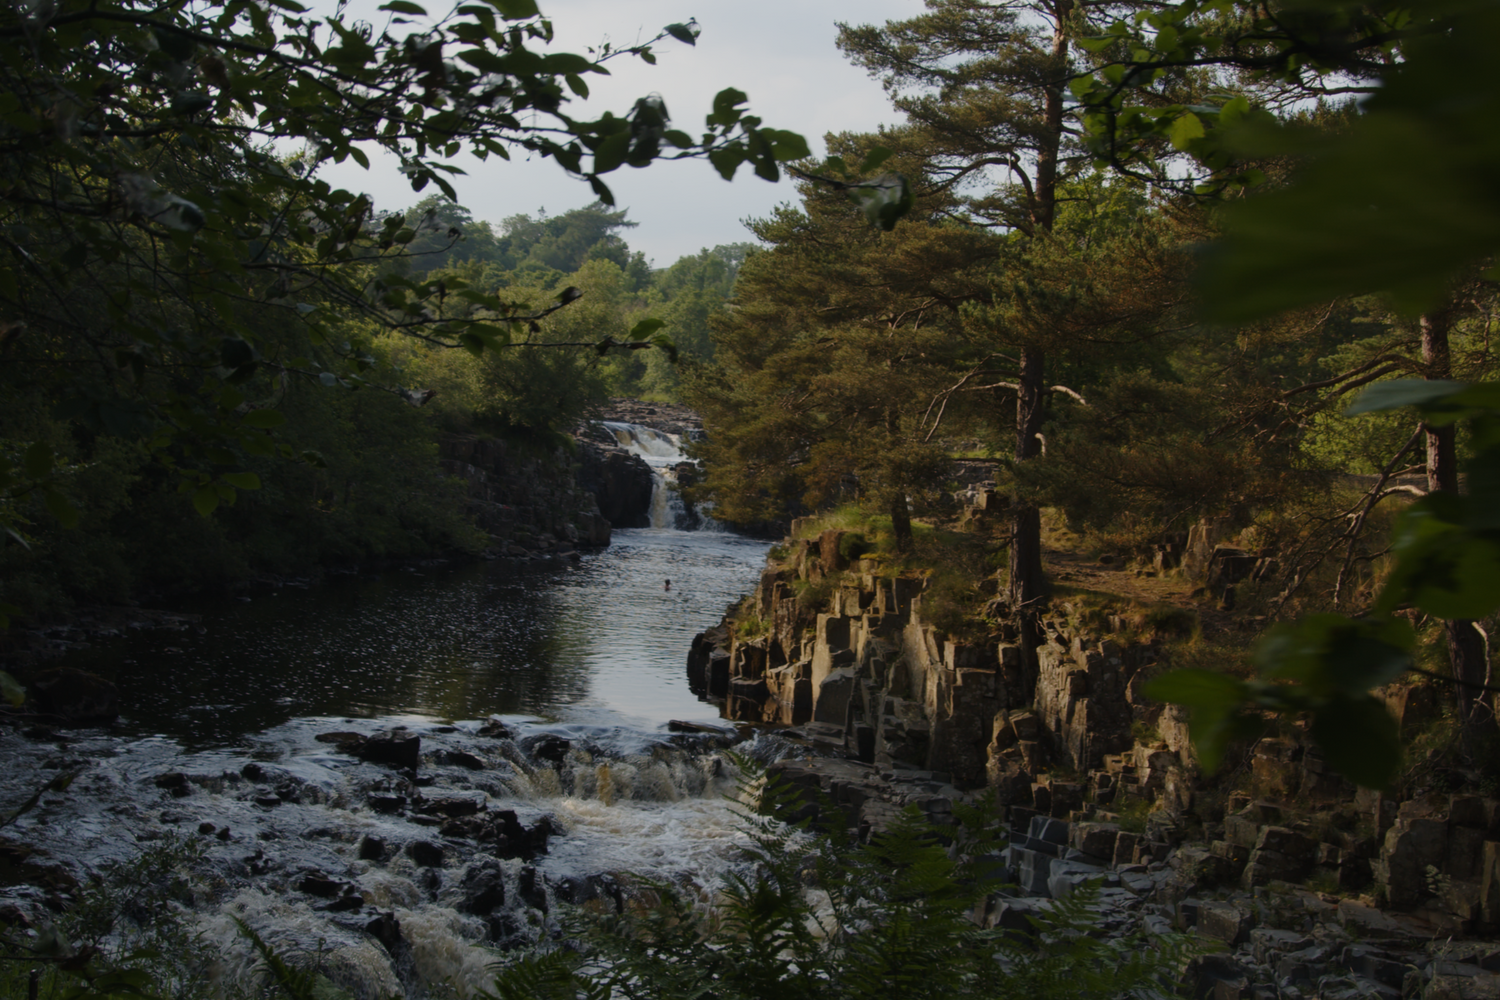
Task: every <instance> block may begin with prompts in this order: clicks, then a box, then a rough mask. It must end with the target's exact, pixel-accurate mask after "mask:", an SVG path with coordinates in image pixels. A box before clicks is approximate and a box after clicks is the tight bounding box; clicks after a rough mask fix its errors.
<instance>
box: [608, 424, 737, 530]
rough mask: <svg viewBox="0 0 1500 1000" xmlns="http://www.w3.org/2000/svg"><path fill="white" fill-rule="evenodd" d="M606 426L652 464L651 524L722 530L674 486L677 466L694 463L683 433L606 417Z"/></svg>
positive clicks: (656, 526) (686, 528)
mask: <svg viewBox="0 0 1500 1000" xmlns="http://www.w3.org/2000/svg"><path fill="white" fill-rule="evenodd" d="M603 426H604V429H605V430H607V431H609V432H610V433H611V434H613V435H614V438H615V440H616V441H617V442H618V443H619V444H620V447H622V448H624V449H625V450H626V451H628V452H630V453H631V454H632V455H638V456H640V458H641V459H642V460H644V461H645V463H646V464H647V465H649V466H650V467H651V527H653V528H675V529H676V530H678V531H699V530H711V531H718V530H722V529H721V528H720V526H719V524H718V522H717V521H714V520H713V518H710V517H704V516H702V515H701V514H700V513H699V512H697V511H694V510H693V509H692V508H691V507H689V506H688V505H687V504H685V503H683V501H682V497H681V496H680V495H679V494H678V492H677V490H676V489H674V488H673V487H675V486H676V484H677V468H678V466H680V465H683V464H694V463H693V460H692V459H691V458H689V457H688V456H687V455H685V454H683V451H682V437H681V436H680V435H677V434H671V433H668V432H667V431H659V430H657V429H656V428H654V427H644V426H642V425H641V424H627V423H622V422H620V421H616V420H605V421H603Z"/></svg>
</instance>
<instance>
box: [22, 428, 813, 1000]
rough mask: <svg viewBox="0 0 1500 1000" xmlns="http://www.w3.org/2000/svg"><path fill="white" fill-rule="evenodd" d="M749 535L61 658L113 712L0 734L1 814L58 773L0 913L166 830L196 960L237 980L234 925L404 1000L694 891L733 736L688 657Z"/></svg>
mask: <svg viewBox="0 0 1500 1000" xmlns="http://www.w3.org/2000/svg"><path fill="white" fill-rule="evenodd" d="M663 437H665V436H663ZM647 441H648V445H647V446H648V447H658V448H660V449H661V450H663V451H665V450H666V447H665V446H666V445H667V444H670V443H673V442H669V441H665V440H662V439H656V440H655V442H654V444H653V443H651V442H652V439H650V438H649V437H648V438H647ZM673 450H674V451H676V449H675V447H674V448H673ZM677 454H679V455H680V451H678V452H677ZM659 457H661V458H670V456H669V455H662V456H659ZM765 550H766V545H765V544H764V543H761V542H756V541H752V540H749V539H744V538H740V537H738V536H735V535H731V534H727V533H725V534H720V533H712V534H710V533H703V532H686V531H678V530H673V529H672V528H670V527H667V528H666V529H665V530H661V529H636V530H630V529H624V530H619V531H616V532H615V536H614V542H613V544H612V545H611V546H610V548H609V549H607V550H605V551H604V552H601V553H599V554H597V555H587V556H585V557H584V559H583V561H582V562H581V563H580V564H579V565H577V566H576V567H573V568H563V569H557V570H551V571H539V572H534V573H531V574H525V575H516V573H515V571H514V570H513V569H510V568H508V567H506V566H502V565H500V564H498V563H496V564H471V565H468V566H462V567H458V568H454V569H446V570H445V569H431V568H426V569H416V568H413V569H411V570H408V571H405V572H399V573H389V574H384V575H381V576H374V577H363V578H359V577H356V578H350V579H343V580H336V581H332V582H329V583H327V584H324V585H321V586H318V587H313V588H310V589H308V588H297V589H294V588H291V587H288V588H285V589H282V590H275V591H260V592H257V593H254V594H251V595H247V597H245V598H243V599H241V600H227V601H226V600H217V601H207V600H205V601H204V602H202V603H201V604H200V605H198V606H197V607H196V608H193V607H189V608H183V609H180V610H181V611H182V612H183V614H182V615H181V616H180V617H178V618H176V619H170V618H169V619H166V620H167V621H169V622H172V624H171V625H170V627H169V628H165V629H163V628H151V627H146V625H147V622H146V621H145V620H143V621H141V622H139V623H128V622H127V623H126V624H125V626H124V627H123V629H122V631H123V632H124V633H125V634H124V635H123V636H122V637H120V638H118V639H113V640H109V641H98V640H96V641H94V642H93V644H92V646H91V647H89V648H84V647H83V646H82V644H80V646H79V648H77V649H75V650H74V651H73V652H72V653H71V654H70V656H69V658H68V659H67V660H66V661H65V662H66V663H67V665H70V666H75V667H79V668H82V669H86V670H90V671H95V672H98V673H102V674H105V675H106V676H108V677H110V678H112V679H113V680H115V681H116V683H118V684H119V685H120V687H121V689H122V703H123V704H122V719H121V722H120V723H119V724H118V725H117V726H116V727H115V728H114V729H113V730H73V731H49V730H46V729H45V728H32V729H29V730H27V731H26V732H25V733H24V734H23V733H21V732H19V731H17V730H15V729H11V728H5V727H0V755H3V758H0V759H4V760H5V761H6V762H7V766H6V767H5V768H3V769H0V813H5V814H9V812H11V811H13V810H14V809H15V808H16V807H18V806H19V805H20V804H21V803H23V802H24V801H26V800H27V799H28V798H30V796H31V795H32V794H33V793H35V792H36V791H37V789H38V788H39V787H41V785H42V784H43V783H45V782H47V781H48V780H49V779H50V778H52V777H55V776H58V775H62V774H73V773H75V772H76V774H77V777H76V778H75V780H74V781H73V782H72V784H71V785H69V786H68V787H67V788H66V790H64V791H53V792H47V793H46V794H44V795H42V796H41V799H40V802H39V804H38V805H37V807H36V808H35V809H33V810H32V811H30V812H27V813H25V814H24V815H22V816H21V817H20V818H19V819H18V820H17V821H16V822H14V823H12V824H11V825H10V826H8V827H7V828H6V830H5V831H4V834H5V837H7V838H10V839H9V843H10V844H11V845H22V846H23V848H36V850H35V851H34V853H32V855H31V856H30V857H29V858H28V859H27V861H26V865H27V866H28V868H27V870H28V871H31V872H32V873H33V875H35V877H34V878H23V879H22V880H21V883H22V884H12V885H9V886H5V887H0V909H5V908H6V907H8V906H10V905H14V906H15V907H16V908H17V910H18V911H19V912H21V913H24V914H30V915H34V917H35V919H36V920H38V921H45V920H47V919H49V911H50V907H52V906H55V905H56V902H57V899H56V893H57V892H58V891H63V892H64V893H66V892H67V891H69V890H55V889H43V888H32V886H44V885H49V884H51V885H55V884H57V879H50V880H49V877H47V876H46V875H45V874H44V873H41V872H42V869H46V868H48V867H49V866H50V867H52V868H56V869H58V870H62V871H66V872H68V873H71V877H73V878H77V879H79V880H82V881H87V880H88V878H89V877H90V874H91V873H99V872H100V871H101V865H104V864H106V863H109V862H112V861H120V860H123V859H126V858H128V857H130V856H131V855H133V854H135V853H136V852H138V851H139V850H140V849H141V848H142V846H143V845H157V844H163V843H174V842H180V843H183V844H190V845H193V847H194V849H193V851H192V852H190V853H192V854H194V855H196V856H197V857H198V860H196V861H192V862H191V863H190V864H189V865H188V867H189V868H190V869H191V871H192V872H193V873H194V888H193V889H192V890H191V893H190V895H191V898H190V899H189V900H187V901H186V902H183V903H181V904H174V906H177V905H181V906H182V907H184V909H183V910H182V911H181V912H182V913H183V914H184V917H183V919H184V921H186V922H187V923H188V924H189V928H188V929H189V931H190V932H192V933H195V934H199V935H201V937H200V940H201V941H202V942H203V945H204V948H203V952H204V954H205V955H207V956H209V957H210V958H211V961H210V962H209V967H208V968H206V969H205V970H204V973H203V974H205V975H211V976H215V977H218V978H219V979H220V980H221V981H223V982H226V983H230V982H233V983H235V984H237V985H238V984H240V983H243V982H250V981H252V980H250V979H246V978H245V977H247V976H248V970H250V969H251V968H252V967H253V965H254V953H253V949H252V948H251V947H250V944H249V942H248V941H247V940H246V939H245V938H244V937H243V936H242V935H241V933H240V932H239V930H238V927H237V925H236V924H235V923H234V920H233V919H232V918H236V917H237V918H239V919H240V920H242V921H244V922H245V923H246V924H248V925H249V926H250V927H251V928H253V929H254V930H255V932H256V933H257V934H259V935H260V936H261V937H262V938H263V939H264V940H266V941H267V942H269V943H270V944H271V945H272V947H274V948H276V949H278V950H279V951H281V952H283V953H284V954H286V955H287V956H288V957H290V958H292V959H294V960H306V959H307V958H308V957H309V956H315V957H316V961H317V962H318V963H319V965H320V967H321V968H322V969H324V970H325V971H326V973H327V974H328V975H329V976H330V978H332V979H333V980H334V982H335V983H336V984H337V985H339V986H341V987H342V988H344V989H347V990H348V991H349V992H350V993H352V994H353V995H354V996H355V997H358V998H360V1000H365V998H370V1000H376V998H386V997H389V996H391V995H393V994H395V995H404V996H405V997H407V998H410V1000H419V998H422V997H425V996H428V995H430V993H431V992H433V991H439V992H441V991H442V989H443V987H441V986H440V985H439V984H443V983H448V984H451V986H452V987H453V988H454V989H456V991H457V992H458V993H459V994H460V995H463V996H469V995H472V994H473V993H474V992H475V991H477V990H479V989H482V988H486V987H487V986H488V985H489V982H490V979H489V973H488V971H487V969H486V966H487V965H488V964H489V963H491V962H493V961H494V960H495V958H496V953H495V949H496V948H504V947H506V946H508V945H510V944H514V943H520V942H524V941H527V940H531V939H535V938H536V937H538V936H539V935H544V934H549V933H552V931H553V929H554V927H555V917H556V913H557V906H558V904H559V903H560V902H562V901H574V902H582V901H589V900H593V901H594V903H593V905H603V906H614V905H617V904H616V901H617V900H618V899H621V898H623V897H622V896H621V893H627V894H628V889H629V876H630V875H631V874H641V875H645V876H647V877H651V878H655V879H667V880H671V881H675V882H677V883H678V884H679V885H682V886H684V887H685V888H689V889H693V888H695V887H696V888H697V889H698V890H699V891H711V887H712V886H713V885H714V883H715V881H716V879H717V878H718V877H720V876H721V875H722V874H723V873H725V872H727V871H728V870H730V869H731V868H732V867H733V866H735V865H737V864H739V863H740V861H739V860H738V854H737V852H736V851H735V850H734V847H735V845H736V844H737V843H738V842H739V841H738V833H737V825H736V821H735V817H734V812H733V807H732V804H731V803H730V802H729V801H728V800H726V799H725V797H724V795H725V793H726V792H729V791H731V790H732V789H733V788H734V786H735V767H734V764H733V762H732V761H731V760H730V759H729V758H728V757H726V756H725V754H724V753H723V748H724V747H725V746H726V745H727V744H728V743H730V742H732V741H734V740H735V739H737V738H738V734H736V733H735V732H734V731H733V730H725V729H722V728H717V725H721V724H716V723H715V721H714V720H715V718H716V715H717V712H716V710H714V709H712V708H710V707H709V706H707V705H704V704H702V703H701V702H699V701H698V700H697V698H696V697H694V696H693V695H692V693H691V692H690V691H689V690H688V688H687V681H686V677H685V671H684V670H683V663H684V659H685V656H686V653H687V650H688V647H689V644H690V643H691V640H692V637H693V635H694V634H695V633H696V632H698V631H701V630H702V629H703V628H705V627H707V626H708V625H711V624H713V623H714V622H715V621H717V620H718V617H719V615H720V614H722V611H723V608H724V607H725V605H727V604H728V603H730V602H731V601H732V600H734V599H736V598H737V597H738V596H739V595H741V594H743V593H744V592H745V591H746V590H747V589H748V588H749V587H750V586H751V584H752V582H753V580H754V579H755V577H756V575H757V574H758V573H759V571H760V568H761V566H762V565H763V561H764V556H765ZM667 578H670V579H671V580H672V583H673V586H672V588H671V589H670V590H666V589H665V588H664V585H663V580H664V579H667ZM195 611H196V612H197V613H196V614H194V613H193V612H195ZM138 626H139V627H138ZM497 715H498V718H499V723H500V724H491V723H490V722H488V721H487V720H490V719H492V718H494V717H495V716H497ZM675 719H686V720H693V721H695V723H696V725H689V726H673V725H670V724H669V720H675ZM704 727H706V729H704V731H695V729H700V728H704ZM677 730H687V731H683V732H679V731H677ZM378 733H394V734H395V735H396V736H397V737H399V738H400V739H409V738H411V737H416V738H418V739H419V740H420V745H419V748H418V756H417V757H416V759H415V764H416V766H415V767H412V766H411V764H412V763H413V762H412V761H410V760H406V761H400V762H397V763H394V764H381V763H378V762H377V761H376V760H374V759H367V758H362V757H359V756H355V755H353V754H352V753H351V752H350V748H351V747H357V746H358V745H359V742H358V741H359V740H360V739H362V738H368V737H371V736H372V735H374V734H378ZM341 734H342V735H341ZM320 737H322V738H321V739H320ZM396 742H399V740H397V741H396ZM784 746H785V744H783V743H780V742H778V741H777V740H775V739H773V738H768V737H764V736H761V737H757V738H756V739H755V741H754V742H752V743H749V744H740V747H739V749H747V750H749V751H750V752H751V753H753V754H754V755H755V756H759V757H762V758H763V759H773V758H774V757H776V756H778V755H779V752H780V751H779V750H778V747H784ZM543 845H545V849H543ZM9 849H10V848H9V847H7V846H6V844H5V843H3V842H0V850H9ZM22 874H23V876H24V875H25V872H23V873H22Z"/></svg>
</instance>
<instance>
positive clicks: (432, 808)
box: [417, 795, 484, 818]
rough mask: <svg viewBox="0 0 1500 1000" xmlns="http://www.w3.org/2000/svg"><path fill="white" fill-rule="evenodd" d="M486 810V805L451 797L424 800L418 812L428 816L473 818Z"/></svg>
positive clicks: (468, 799) (463, 798)
mask: <svg viewBox="0 0 1500 1000" xmlns="http://www.w3.org/2000/svg"><path fill="white" fill-rule="evenodd" d="M483 809H484V803H483V802H480V801H478V800H476V799H471V798H465V797H464V796H461V795H450V796H445V797H443V798H440V799H423V800H422V801H421V802H420V803H419V804H418V805H417V811H418V812H420V813H422V814H424V815H427V816H447V817H449V818H457V817H459V816H473V815H474V814H475V813H478V812H481V811H483Z"/></svg>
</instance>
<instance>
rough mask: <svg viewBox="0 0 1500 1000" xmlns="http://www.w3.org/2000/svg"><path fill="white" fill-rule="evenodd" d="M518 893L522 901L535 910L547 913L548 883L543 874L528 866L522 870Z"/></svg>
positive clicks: (518, 881) (518, 882) (517, 887)
mask: <svg viewBox="0 0 1500 1000" xmlns="http://www.w3.org/2000/svg"><path fill="white" fill-rule="evenodd" d="M516 892H517V894H518V895H519V896H520V897H521V901H522V902H523V903H525V904H526V905H527V906H529V907H531V908H532V909H534V910H541V911H542V912H543V913H546V912H547V883H546V880H545V879H544V878H543V877H542V873H541V872H539V871H537V870H536V869H535V868H533V867H531V866H530V865H527V866H526V867H525V868H522V869H521V875H520V877H519V878H518V879H517V884H516Z"/></svg>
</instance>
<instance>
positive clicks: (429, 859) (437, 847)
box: [406, 840, 446, 868]
mask: <svg viewBox="0 0 1500 1000" xmlns="http://www.w3.org/2000/svg"><path fill="white" fill-rule="evenodd" d="M406 854H407V857H409V858H411V859H412V861H413V862H414V863H415V864H416V865H417V867H419V868H441V867H442V865H443V859H444V858H445V857H446V852H445V851H444V850H443V846H442V845H441V844H434V843H433V842H432V841H430V840H413V841H412V842H411V843H409V844H407V845H406Z"/></svg>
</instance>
